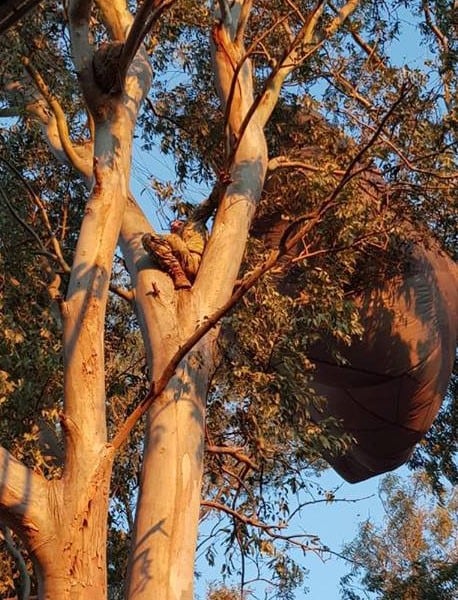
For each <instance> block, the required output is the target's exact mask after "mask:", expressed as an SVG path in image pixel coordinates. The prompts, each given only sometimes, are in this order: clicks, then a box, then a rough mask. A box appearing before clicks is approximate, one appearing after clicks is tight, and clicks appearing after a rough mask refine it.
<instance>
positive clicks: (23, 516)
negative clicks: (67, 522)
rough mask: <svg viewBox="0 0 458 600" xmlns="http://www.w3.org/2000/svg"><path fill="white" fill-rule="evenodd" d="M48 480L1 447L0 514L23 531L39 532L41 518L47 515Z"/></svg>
mask: <svg viewBox="0 0 458 600" xmlns="http://www.w3.org/2000/svg"><path fill="white" fill-rule="evenodd" d="M46 485H47V482H46V480H45V479H44V478H43V477H42V476H41V475H38V473H35V472H34V471H32V470H31V469H28V468H27V467H26V466H25V465H23V464H22V463H21V462H19V461H18V460H16V459H15V458H14V456H13V455H12V454H10V453H9V452H8V451H7V450H6V449H5V448H3V447H1V446H0V517H1V519H2V521H3V522H4V523H6V524H7V525H8V526H9V527H12V528H13V529H15V531H19V532H20V533H22V534H26V535H27V534H28V533H31V532H32V533H33V532H37V531H39V523H38V518H39V516H40V514H41V515H42V514H44V512H43V510H44V509H43V506H39V505H40V504H42V503H43V504H46V502H47V491H46Z"/></svg>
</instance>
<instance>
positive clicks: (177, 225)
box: [170, 219, 184, 235]
mask: <svg viewBox="0 0 458 600" xmlns="http://www.w3.org/2000/svg"><path fill="white" fill-rule="evenodd" d="M183 227H184V221H180V219H175V220H173V221H172V222H171V223H170V231H171V233H177V234H178V235H179V234H180V233H181V232H182V231H183Z"/></svg>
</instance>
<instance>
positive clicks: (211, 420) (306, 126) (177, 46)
mask: <svg viewBox="0 0 458 600" xmlns="http://www.w3.org/2000/svg"><path fill="white" fill-rule="evenodd" d="M456 21H457V17H456V12H455V11H454V10H452V9H451V7H450V6H449V4H448V3H446V2H442V1H435V2H427V1H424V0H421V1H420V0H419V1H418V2H403V1H398V0H390V1H389V2H383V3H379V2H377V3H376V2H370V1H366V0H360V1H355V0H349V1H347V2H344V1H342V2H326V1H325V2H309V1H307V0H304V1H302V0H301V1H297V2H296V1H292V0H286V1H284V0H283V1H280V0H278V1H277V0H269V2H265V1H263V0H260V1H250V0H245V1H242V0H236V1H235V2H226V1H223V0H222V1H220V2H209V3H206V2H195V1H193V0H180V1H176V2H174V1H172V0H168V1H165V0H164V1H159V0H156V1H147V0H145V1H144V2H143V3H138V4H137V3H136V2H129V3H126V2H124V0H116V1H115V2H110V1H108V0H97V1H95V2H89V1H83V0H80V1H76V0H72V1H70V2H68V3H65V4H64V6H62V5H61V4H60V3H57V2H53V1H51V0H46V1H43V2H41V3H40V6H39V9H37V10H34V11H32V12H30V13H29V14H28V15H27V16H26V17H24V18H23V19H21V20H20V21H19V22H18V23H17V24H16V25H15V26H14V27H12V28H10V29H9V30H8V31H6V32H5V33H3V34H2V35H1V37H0V56H1V59H2V60H1V64H0V82H1V85H0V117H1V121H0V127H1V128H0V172H1V182H2V184H1V188H0V205H1V206H2V211H0V232H1V239H0V244H1V245H0V248H1V253H0V262H1V267H2V269H1V279H0V282H1V297H0V302H1V303H2V314H1V317H0V325H1V328H0V329H1V333H0V355H1V356H2V362H1V369H0V384H1V385H0V404H1V411H2V412H1V415H2V418H1V421H0V431H1V435H2V437H1V439H2V446H3V450H2V452H3V453H2V461H3V464H4V474H3V478H2V492H1V500H0V510H1V518H2V522H4V523H5V525H6V526H7V527H8V529H4V530H3V531H4V540H5V544H6V546H7V547H8V549H9V550H10V553H11V552H12V551H13V553H12V554H10V555H9V556H7V555H5V556H4V557H3V559H2V562H1V563H0V568H1V569H2V573H11V572H14V573H15V576H14V581H13V578H12V577H11V576H10V575H5V576H2V581H3V583H2V584H0V585H2V586H3V587H0V593H1V594H3V595H5V597H7V595H8V594H10V595H12V594H13V593H14V590H15V591H16V593H17V595H18V596H19V597H21V593H23V591H24V589H27V585H28V584H27V573H30V572H31V570H32V566H31V562H30V561H31V560H33V563H34V568H35V572H34V573H35V574H34V576H33V577H32V584H31V586H32V588H31V589H32V591H33V593H37V594H38V595H39V597H40V598H52V597H54V598H56V597H62V598H63V599H65V598H70V597H72V598H73V597H75V598H78V599H81V600H83V599H85V598H88V599H89V598H93V597H100V598H104V597H109V598H112V599H115V598H121V597H124V596H123V595H124V594H125V597H127V598H129V599H133V598H135V599H136V600H139V599H141V598H146V597H152V595H153V594H156V593H159V592H158V591H157V590H158V589H160V590H161V591H160V593H161V594H163V595H162V596H159V595H157V597H158V598H159V597H160V598H163V599H164V600H175V598H191V597H192V578H193V568H194V567H193V564H194V563H193V560H194V552H195V540H196V536H197V529H196V528H197V520H198V518H200V519H202V520H204V521H206V522H209V521H210V520H211V522H212V524H214V528H213V529H212V534H211V535H210V536H208V537H206V538H205V539H201V540H200V543H201V544H202V548H205V552H206V556H207V559H208V560H209V561H210V562H211V561H214V559H215V555H216V550H215V548H216V547H218V546H219V545H221V544H222V546H223V547H224V548H225V551H226V555H225V556H226V559H227V561H226V565H225V573H223V575H224V577H225V578H227V580H228V582H229V584H230V585H232V583H233V580H234V578H239V579H241V581H242V593H243V588H244V583H243V582H244V580H245V572H246V564H247V562H251V563H254V564H256V565H257V566H258V567H259V574H258V576H259V579H263V578H264V579H267V580H269V582H270V583H269V585H272V586H273V589H274V590H275V591H273V592H271V595H272V596H271V597H275V598H281V597H283V598H292V597H294V593H295V592H294V590H295V589H296V587H297V586H300V585H302V584H303V572H302V570H301V566H300V565H298V564H296V562H295V561H294V560H293V559H292V558H291V549H293V548H300V549H301V550H303V551H304V552H307V551H309V550H319V549H320V548H321V545H320V541H319V540H317V539H316V538H315V537H314V536H313V535H310V536H309V535H308V534H309V531H308V527H307V525H306V526H305V527H304V529H305V530H306V532H307V533H306V534H305V535H295V534H294V533H293V534H292V535H290V531H289V530H288V533H287V534H286V530H285V527H286V525H287V523H288V522H289V521H290V520H291V519H293V518H294V516H295V515H296V514H298V511H299V510H300V509H301V515H304V518H305V519H306V509H305V507H306V505H307V500H306V497H307V494H308V493H310V492H311V491H313V493H320V494H322V497H326V496H325V491H321V490H317V489H316V488H315V487H314V486H315V483H313V481H312V480H311V478H310V476H311V475H312V474H313V475H315V474H316V473H319V472H320V471H321V470H322V469H324V468H326V463H325V461H324V460H323V457H327V459H328V460H331V462H332V460H333V458H335V457H337V456H340V455H341V454H342V453H343V452H345V451H346V450H347V449H348V448H349V447H351V444H352V436H351V435H350V434H348V433H343V432H342V430H341V428H340V427H339V423H338V422H337V420H336V419H333V418H332V416H331V418H326V419H324V420H321V421H319V422H317V421H316V419H315V420H314V419H313V418H312V416H313V413H314V410H316V409H317V408H320V406H322V405H323V404H324V403H325V399H324V398H321V397H319V396H318V395H317V391H316V388H314V386H313V378H314V373H315V370H316V369H315V367H314V365H313V362H312V360H311V350H312V348H313V347H314V345H316V344H319V343H322V342H324V343H325V344H326V345H327V346H328V347H329V348H330V352H331V354H332V356H333V360H334V359H335V360H336V361H337V363H338V364H343V363H344V362H345V357H344V356H342V352H341V349H342V348H347V347H348V346H349V345H350V344H351V342H352V340H355V339H357V338H358V337H359V336H362V335H363V333H364V326H363V323H362V322H361V318H360V314H359V312H358V306H357V304H355V294H357V292H359V291H360V290H364V289H370V288H371V286H374V285H376V284H377V283H378V282H380V281H386V280H387V279H388V278H389V277H391V276H393V277H394V276H396V275H398V274H399V273H400V272H401V271H402V264H401V263H402V258H401V257H402V256H403V252H404V251H405V249H406V247H407V246H408V244H411V243H417V242H418V243H421V244H425V245H426V247H428V245H430V246H431V245H435V244H440V246H441V248H442V249H443V250H440V252H443V251H446V252H448V253H449V254H450V255H452V256H454V257H456V230H457V223H456V214H457V213H456V205H457V186H456V180H457V164H456V144H457V140H456V134H457V124H458V120H457V119H458V117H457V105H456V99H457V97H458V96H457V88H456V84H457V61H456V59H457V51H458V48H457V46H456V37H455V36H454V35H453V31H454V28H455V26H456ZM405 22H408V23H411V24H412V25H418V38H417V41H416V43H417V44H418V45H420V44H421V47H422V48H423V49H424V55H425V59H424V60H423V61H422V62H421V63H418V62H417V63H414V62H413V61H411V60H410V59H409V55H410V50H409V52H407V49H405V50H406V51H405V52H404V49H402V43H401V42H402V41H403V40H405V38H404V37H403V35H404V32H403V27H404V23H405ZM404 53H405V54H406V55H407V58H406V60H404V59H403V56H404ZM400 54H402V57H401V56H400ZM132 147H135V148H137V149H139V150H141V151H142V154H141V156H142V161H143V160H144V164H142V165H141V171H142V173H143V175H142V177H143V181H142V186H143V189H139V186H138V185H136V186H134V185H133V183H131V182H133V178H132V176H131V170H133V174H134V176H135V168H136V167H135V164H134V165H132ZM157 150H159V151H160V152H161V153H162V154H163V155H164V156H166V157H168V158H167V159H168V160H171V161H173V164H174V165H175V174H176V177H175V178H174V180H173V181H165V180H164V179H163V176H162V174H161V173H160V172H159V171H158V169H157V168H156V167H155V164H154V163H153V162H152V161H151V162H150V161H149V159H148V158H147V157H148V152H150V153H152V152H153V151H156V152H157ZM196 185H197V186H199V189H202V190H207V191H208V197H206V198H203V199H202V200H203V201H202V202H200V200H201V199H197V198H196V197H195V194H194V195H193V194H191V192H190V190H191V189H192V188H193V186H196ZM203 195H204V194H203ZM191 196H193V198H192V199H191V198H190V197H191ZM145 213H146V216H145ZM152 215H154V219H153V221H154V222H150V221H151V220H150V219H148V218H147V217H151V216H152ZM177 216H178V217H182V218H183V217H186V218H189V219H191V221H192V219H195V220H199V219H200V221H206V222H207V227H208V229H209V230H210V237H209V241H208V242H207V245H206V248H205V252H204V254H203V257H202V262H201V263H200V268H199V271H198V273H197V277H196V279H195V282H194V281H193V282H192V289H191V290H175V289H174V287H173V283H172V279H171V277H169V275H168V274H167V273H165V272H164V269H163V268H162V269H161V268H158V266H159V265H158V263H157V262H155V261H154V259H152V258H151V257H150V256H148V255H147V254H145V251H144V249H143V246H142V244H141V236H142V235H143V234H145V233H150V234H151V235H153V234H154V235H156V233H155V232H154V231H153V230H160V229H161V226H160V224H161V223H162V224H165V223H166V222H167V221H172V220H173V219H174V218H176V217H177ZM279 219H282V220H284V223H285V228H284V229H283V230H281V231H279V230H278V228H276V227H275V226H274V225H276V224H278V220H279ZM165 228H166V227H164V229H165ZM285 232H286V234H285ZM432 232H433V236H434V239H435V241H434V242H433V241H432V237H431V235H432ZM434 247H436V246H434ZM199 261H200V257H199ZM190 407H191V408H190ZM145 413H146V414H147V416H146V418H145V419H142V417H143V415H145ZM437 423H438V424H437V425H436V426H435V428H433V430H432V431H431V432H430V433H429V434H428V437H427V439H426V442H424V443H423V445H422V446H421V447H420V448H419V449H418V450H417V451H416V453H415V454H414V457H413V462H412V465H413V466H414V467H416V466H421V467H424V466H427V468H428V469H429V472H430V473H431V474H433V475H434V474H435V475H436V481H437V482H439V480H440V477H441V475H445V476H446V477H449V479H450V480H452V481H455V479H454V478H456V466H455V462H454V461H455V458H456V437H457V436H456V411H455V409H454V397H453V392H450V395H449V397H448V400H447V402H446V403H445V407H444V409H443V411H442V412H441V413H440V415H439V420H438V422H437ZM444 431H447V432H448V433H447V435H444ZM204 448H205V458H203V456H204V452H203V449H204ZM17 461H20V462H19V463H18V462H17ZM171 480H173V482H174V483H173V485H172V484H171ZM24 481H27V482H29V483H28V484H27V486H26V487H27V489H28V488H30V489H31V490H32V491H30V493H29V492H27V494H25V492H24V490H23V489H22V488H23V486H22V482H24ZM393 481H394V480H393ZM393 485H395V484H393ZM396 485H398V484H396ZM395 487H396V486H395ZM390 494H391V492H389V493H388V496H390ZM406 494H407V492H406ZM45 498H52V500H49V501H48V500H45ZM293 498H294V499H295V500H292V499H293ZM328 500H329V501H332V500H333V496H332V493H331V494H330V496H329V498H328ZM106 513H108V515H109V516H108V526H107V528H108V529H107V531H106V532H105V531H104V525H103V524H102V525H100V523H102V521H103V522H104V515H105V514H106ZM56 515H57V516H56ZM170 523H172V524H173V525H171V524H170ZM62 524H63V525H62ZM97 524H98V525H97ZM59 528H60V529H62V531H63V530H65V529H67V530H68V536H69V537H68V538H65V539H64V537H62V538H61V537H60V535H58V534H57V533H56V532H57V531H59ZM10 530H13V531H14V535H15V536H18V537H11V535H10ZM81 532H83V534H81ZM86 532H90V533H86ZM312 533H313V532H312ZM66 534H67V531H66V532H65V535H66ZM62 535H64V534H62ZM79 535H82V539H80V538H79V537H78V536H79ZM106 538H107V539H108V542H107V543H105V539H106ZM374 539H375V538H374ZM49 540H53V541H52V543H50V542H49ZM94 540H96V542H94ZM158 540H159V541H158ZM184 540H185V541H184ZM106 546H107V547H108V558H107V560H106V561H105V555H104V552H105V547H106ZM17 548H20V549H21V552H22V556H24V557H25V562H24V561H23V562H21V561H20V560H19V556H21V555H20V554H19V555H18V554H17V553H16V555H15V554H14V549H17ZM56 553H57V555H59V556H62V562H61V563H60V564H59V565H56V564H54V563H55V562H56V561H55V560H53V557H55V556H56ZM14 556H15V557H16V558H14ZM176 557H178V558H176ZM174 560H175V561H176V562H174ZM15 561H16V562H15ZM79 561H80V562H79ZM85 561H86V562H85ZM105 562H107V565H108V568H107V570H108V581H109V585H108V591H107V589H106V584H105V583H104V581H105V578H104V573H101V574H99V575H94V576H93V572H97V570H99V571H103V569H101V568H100V564H102V563H103V564H105ZM367 564H368V563H367ZM82 565H84V567H83V566H82ZM62 572H65V578H66V581H64V579H65V578H63V580H62V582H60V576H61V573H62ZM81 572H84V573H85V575H84V577H87V579H84V577H82V575H81ZM19 574H20V575H21V577H19ZM92 577H93V579H91V578H92ZM56 581H58V583H57V584H56V583H55V582H56ZM157 582H159V583H157ZM165 582H166V583H165ZM29 583H30V581H29ZM54 585H58V586H59V585H60V586H62V587H61V588H59V587H57V588H55V587H53V586H54ZM155 585H157V586H159V588H155V587H154V586H155ZM269 585H267V586H266V587H267V589H270V588H269ZM70 588H71V589H73V590H75V589H76V590H77V591H75V592H74V593H75V594H76V595H75V596H70V595H69V594H70V591H69V590H70ZM83 588H86V590H84V589H83ZM226 591H227V593H226ZM226 591H224V590H213V592H212V594H213V596H214V597H215V598H217V597H219V598H224V594H226V595H228V597H230V594H231V590H230V588H228V589H227V590H226ZM59 594H60V595H59ZM84 594H86V596H85V595H84ZM91 594H92V596H91ZM94 594H95V595H94ZM148 594H149V596H148ZM155 597H156V596H155ZM386 597H387V598H388V596H386Z"/></svg>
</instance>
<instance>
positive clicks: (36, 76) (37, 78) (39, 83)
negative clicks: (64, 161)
mask: <svg viewBox="0 0 458 600" xmlns="http://www.w3.org/2000/svg"><path fill="white" fill-rule="evenodd" d="M21 62H22V64H23V65H24V68H25V69H26V71H27V73H28V74H29V75H30V77H31V79H32V81H33V82H34V84H35V86H36V88H37V90H38V92H39V93H40V94H41V95H42V96H43V98H44V99H45V100H46V102H47V104H48V105H49V107H50V109H51V110H52V112H53V114H54V116H55V117H56V124H57V130H58V132H59V138H60V141H61V144H62V148H63V150H64V152H65V155H66V156H67V158H68V160H69V162H70V164H71V165H72V166H73V167H74V168H75V169H76V170H77V171H79V172H80V173H82V174H83V175H84V176H85V177H87V176H88V172H87V171H88V168H87V167H88V162H87V161H85V160H82V159H81V157H80V156H79V155H78V154H77V153H76V152H75V148H74V147H73V144H72V142H71V140H70V133H69V131H68V125H67V119H66V116H65V113H64V111H63V109H62V107H61V105H60V103H59V101H58V100H57V98H56V97H55V96H54V95H53V94H52V92H51V90H50V89H49V87H48V86H47V84H46V82H45V81H44V79H43V77H42V76H41V74H40V73H39V72H38V71H37V70H36V69H35V67H33V65H32V64H31V62H30V59H29V58H28V57H27V56H23V57H22V59H21Z"/></svg>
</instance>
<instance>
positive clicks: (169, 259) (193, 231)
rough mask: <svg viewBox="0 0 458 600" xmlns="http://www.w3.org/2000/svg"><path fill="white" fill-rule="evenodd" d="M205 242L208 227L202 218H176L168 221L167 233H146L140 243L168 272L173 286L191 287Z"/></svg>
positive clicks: (177, 287) (179, 287)
mask: <svg viewBox="0 0 458 600" xmlns="http://www.w3.org/2000/svg"><path fill="white" fill-rule="evenodd" d="M206 242H207V229H206V227H205V224H204V222H203V221H202V220H198V221H197V220H193V219H190V220H188V221H182V220H179V219H176V220H174V221H172V223H171V225H170V233H168V234H166V235H158V234H155V233H145V234H144V235H143V237H142V243H143V247H144V249H145V250H146V252H147V253H148V254H150V255H151V256H152V257H153V258H154V259H155V260H156V261H157V263H158V264H159V267H160V268H161V269H163V270H164V271H165V272H166V273H168V274H169V275H170V277H171V278H172V280H173V284H174V286H175V289H186V288H190V287H191V285H192V282H193V281H194V279H195V278H196V275H197V271H198V270H199V265H200V261H201V259H202V254H203V252H204V248H205V244H206Z"/></svg>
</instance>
